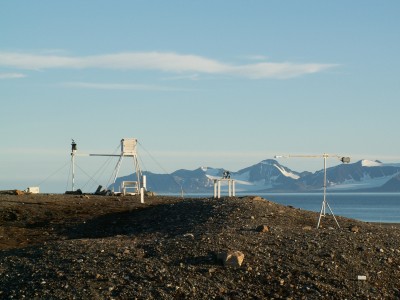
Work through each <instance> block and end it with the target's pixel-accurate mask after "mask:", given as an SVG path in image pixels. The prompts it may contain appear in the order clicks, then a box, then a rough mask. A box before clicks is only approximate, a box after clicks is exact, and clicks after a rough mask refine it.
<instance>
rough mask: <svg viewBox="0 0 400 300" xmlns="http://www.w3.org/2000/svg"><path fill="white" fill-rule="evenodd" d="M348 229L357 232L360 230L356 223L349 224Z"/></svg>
mask: <svg viewBox="0 0 400 300" xmlns="http://www.w3.org/2000/svg"><path fill="white" fill-rule="evenodd" d="M349 230H350V231H351V232H354V233H357V232H359V231H360V227H358V226H357V225H351V226H350V227H349Z"/></svg>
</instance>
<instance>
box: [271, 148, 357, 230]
mask: <svg viewBox="0 0 400 300" xmlns="http://www.w3.org/2000/svg"><path fill="white" fill-rule="evenodd" d="M281 157H282V158H290V157H304V158H316V157H318V158H320V157H322V158H323V159H324V187H323V191H324V199H323V200H322V205H321V210H320V212H319V218H318V224H317V228H319V225H320V224H321V217H325V216H326V208H327V207H328V209H329V211H330V212H331V214H332V216H333V218H334V219H335V222H336V224H337V226H338V227H339V228H340V225H339V222H338V221H337V220H336V217H335V215H334V213H333V211H332V208H331V207H330V205H329V203H328V201H327V200H326V159H327V158H328V157H336V158H339V159H340V160H341V161H342V162H343V163H349V162H350V157H342V156H339V155H329V154H326V153H324V154H322V155H276V156H275V158H281Z"/></svg>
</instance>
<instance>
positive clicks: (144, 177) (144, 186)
mask: <svg viewBox="0 0 400 300" xmlns="http://www.w3.org/2000/svg"><path fill="white" fill-rule="evenodd" d="M143 188H144V189H145V190H147V178H146V175H143Z"/></svg>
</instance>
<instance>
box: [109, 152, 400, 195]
mask: <svg viewBox="0 0 400 300" xmlns="http://www.w3.org/2000/svg"><path fill="white" fill-rule="evenodd" d="M224 171H225V170H224V169H221V168H212V167H201V168H198V169H195V170H184V169H181V170H177V171H175V172H173V173H171V174H155V173H152V172H147V171H146V172H143V174H144V175H146V176H147V189H148V190H150V191H154V192H156V193H180V192H181V191H184V192H186V193H213V187H214V179H218V178H222V176H223V172H224ZM230 175H231V178H232V179H235V181H236V191H237V192H245V193H246V192H318V191H322V189H323V178H324V172H323V170H320V171H317V172H315V173H312V172H301V173H300V172H296V171H293V170H291V169H289V168H287V167H285V166H283V165H281V164H280V163H279V162H278V161H276V160H273V159H266V160H263V161H261V162H259V163H257V164H255V165H252V166H249V167H247V168H244V169H241V170H239V171H237V172H230ZM132 176H134V175H130V176H125V177H120V178H118V179H117V181H116V187H119V186H120V182H121V181H123V180H132ZM327 189H328V191H332V192H333V191H334V192H400V164H385V163H382V162H380V161H370V160H360V161H357V162H355V163H351V164H341V165H337V166H334V167H330V168H327ZM116 190H118V188H116Z"/></svg>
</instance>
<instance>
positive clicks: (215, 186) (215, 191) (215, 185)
mask: <svg viewBox="0 0 400 300" xmlns="http://www.w3.org/2000/svg"><path fill="white" fill-rule="evenodd" d="M215 198H217V179H214V199H215Z"/></svg>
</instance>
